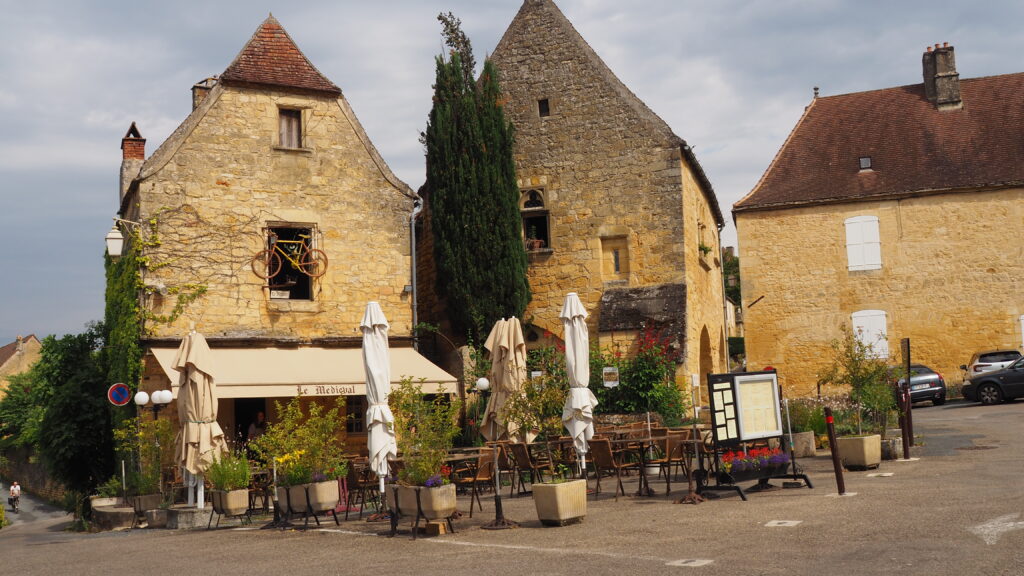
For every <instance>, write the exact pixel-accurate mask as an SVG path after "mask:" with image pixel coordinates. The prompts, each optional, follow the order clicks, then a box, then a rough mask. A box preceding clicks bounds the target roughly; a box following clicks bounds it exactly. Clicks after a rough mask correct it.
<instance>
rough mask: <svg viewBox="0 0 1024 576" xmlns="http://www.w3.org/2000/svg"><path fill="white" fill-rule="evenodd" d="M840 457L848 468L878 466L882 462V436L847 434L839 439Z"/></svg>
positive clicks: (861, 468) (862, 468) (859, 468)
mask: <svg viewBox="0 0 1024 576" xmlns="http://www.w3.org/2000/svg"><path fill="white" fill-rule="evenodd" d="M838 443H839V457H840V458H841V459H842V461H843V467H845V468H846V469H847V470H867V469H869V468H878V465H879V464H881V463H882V437H881V436H879V435H878V434H871V435H869V436H846V437H842V438H839V439H838Z"/></svg>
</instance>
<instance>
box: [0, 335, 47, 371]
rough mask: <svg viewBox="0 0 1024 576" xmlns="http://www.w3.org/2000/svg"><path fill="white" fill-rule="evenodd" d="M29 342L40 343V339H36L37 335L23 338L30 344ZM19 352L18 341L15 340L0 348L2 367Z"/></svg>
mask: <svg viewBox="0 0 1024 576" xmlns="http://www.w3.org/2000/svg"><path fill="white" fill-rule="evenodd" d="M29 340H35V341H36V342H38V339H36V335H35V334H29V335H28V336H25V337H24V338H22V341H23V342H28V341H29ZM17 351H18V341H17V340H15V341H14V342H11V343H10V344H7V345H5V346H0V366H3V365H4V364H6V363H7V361H8V360H10V359H11V358H12V357H13V356H14V353H15V352H17Z"/></svg>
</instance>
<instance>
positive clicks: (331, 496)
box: [306, 480, 341, 512]
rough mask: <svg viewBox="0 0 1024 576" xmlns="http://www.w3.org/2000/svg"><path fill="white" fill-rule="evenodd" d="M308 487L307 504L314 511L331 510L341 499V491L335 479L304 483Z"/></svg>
mask: <svg viewBox="0 0 1024 576" xmlns="http://www.w3.org/2000/svg"><path fill="white" fill-rule="evenodd" d="M306 486H308V487H309V492H308V494H309V504H310V506H311V507H312V508H313V511H314V512H322V511H324V510H331V509H333V508H334V507H335V506H337V505H338V502H339V501H340V500H341V491H340V490H339V489H338V481H337V480H325V481H323V482H313V483H312V484H306Z"/></svg>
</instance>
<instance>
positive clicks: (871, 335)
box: [851, 310, 889, 358]
mask: <svg viewBox="0 0 1024 576" xmlns="http://www.w3.org/2000/svg"><path fill="white" fill-rule="evenodd" d="M851 320H852V322H851V323H852V324H853V333H854V334H856V336H857V339H858V340H860V342H861V343H862V344H864V345H865V346H867V347H868V348H870V349H871V356H872V357H874V358H888V357H889V340H888V337H887V336H886V316H885V310H860V311H858V312H854V313H853V315H852V318H851Z"/></svg>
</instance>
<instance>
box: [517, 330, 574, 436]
mask: <svg viewBox="0 0 1024 576" xmlns="http://www.w3.org/2000/svg"><path fill="white" fill-rule="evenodd" d="M526 370H527V373H528V374H533V373H535V372H540V376H537V377H533V378H527V380H526V382H524V383H523V393H522V394H520V395H518V396H513V397H511V398H509V400H508V402H507V403H506V405H505V411H504V415H503V417H504V418H506V419H508V420H509V421H511V422H515V423H516V424H518V425H519V429H520V430H523V431H527V430H529V431H535V433H537V434H538V435H539V437H540V439H542V440H545V439H551V438H555V437H557V436H558V435H559V434H560V433H561V430H562V407H563V406H564V405H565V399H566V397H567V396H568V395H569V380H568V377H567V376H566V373H565V356H564V355H563V354H562V353H560V352H559V351H558V350H556V349H555V348H552V347H547V348H538V349H536V350H530V351H529V352H528V353H527V356H526Z"/></svg>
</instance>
